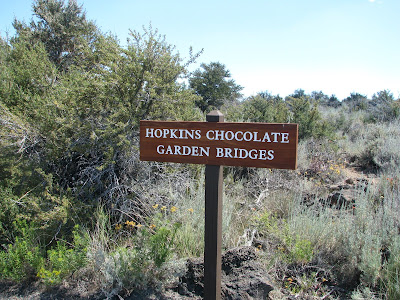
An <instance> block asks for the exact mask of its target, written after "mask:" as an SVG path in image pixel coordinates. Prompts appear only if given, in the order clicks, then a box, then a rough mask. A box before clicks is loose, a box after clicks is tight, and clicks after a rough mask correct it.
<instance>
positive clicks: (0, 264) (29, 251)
mask: <svg viewBox="0 0 400 300" xmlns="http://www.w3.org/2000/svg"><path fill="white" fill-rule="evenodd" d="M16 226H17V227H18V230H19V231H20V232H21V236H18V237H16V238H15V242H14V243H13V244H9V245H8V246H7V250H6V251H4V252H3V251H1V252H0V274H1V277H2V278H3V279H12V280H16V281H19V280H22V279H27V278H31V277H34V276H35V275H36V273H37V271H38V270H39V269H40V268H41V267H42V266H43V263H44V260H43V255H42V251H41V249H40V247H39V245H38V244H37V240H36V239H35V233H34V230H33V229H32V228H31V227H29V225H28V224H27V223H26V222H24V221H21V222H17V223H16Z"/></svg>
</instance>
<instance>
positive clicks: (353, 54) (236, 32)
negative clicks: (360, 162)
mask: <svg viewBox="0 0 400 300" xmlns="http://www.w3.org/2000/svg"><path fill="white" fill-rule="evenodd" d="M32 1H33V0H14V1H9V0H0V4H1V10H0V35H1V36H2V37H5V36H6V34H7V33H8V35H9V36H12V35H13V34H14V31H13V27H12V22H13V20H14V18H16V19H18V20H20V21H22V20H24V21H26V22H30V20H31V19H32ZM77 2H78V3H79V4H81V5H83V8H84V9H85V11H86V16H87V18H88V19H89V20H92V21H94V22H95V23H96V25H97V26H98V27H99V28H100V29H101V30H102V31H103V32H110V33H112V34H115V35H116V36H117V37H118V38H119V40H120V44H121V45H125V44H126V39H127V38H128V36H129V30H130V29H131V30H136V31H139V32H143V30H142V28H143V26H145V27H148V26H149V24H151V26H152V27H153V28H157V29H158V31H159V33H160V34H162V35H165V37H166V41H167V42H168V43H169V44H172V45H175V46H176V52H179V54H180V55H181V57H183V58H189V48H190V47H191V46H192V47H193V50H194V52H197V51H200V50H201V49H204V51H203V53H202V55H201V56H200V57H199V59H198V60H197V61H196V63H195V64H193V65H191V66H190V70H191V71H193V70H195V69H198V68H200V64H201V63H206V64H207V63H210V62H220V63H222V64H224V65H225V66H226V69H228V70H229V71H230V73H231V76H232V79H234V80H235V82H236V83H237V84H239V85H241V86H242V87H243V90H242V93H243V95H244V97H248V96H251V95H255V94H257V93H258V92H264V91H268V92H269V93H271V94H273V95H278V94H279V95H280V96H282V97H285V96H287V95H290V94H292V93H293V92H294V91H295V90H297V89H303V90H304V91H305V92H306V93H311V92H312V91H322V92H323V93H325V94H327V95H329V96H330V95H335V96H336V97H338V98H339V100H342V99H344V98H346V97H348V96H349V95H350V94H351V93H360V94H363V95H366V96H368V97H372V95H373V94H374V93H377V92H379V91H381V90H385V89H386V90H390V91H391V92H392V93H393V95H394V96H395V97H396V98H397V97H400V1H399V0H248V1H244V0H241V1H239V0H229V1H228V0H203V1H190V0H168V1H166V0H147V1H144V0H140V1H138V0H114V1H109V0H108V1H106V0H77Z"/></svg>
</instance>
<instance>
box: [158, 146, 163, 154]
mask: <svg viewBox="0 0 400 300" xmlns="http://www.w3.org/2000/svg"><path fill="white" fill-rule="evenodd" d="M157 153H158V154H164V145H158V146H157Z"/></svg>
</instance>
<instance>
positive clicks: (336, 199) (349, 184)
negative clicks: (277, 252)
mask: <svg viewBox="0 0 400 300" xmlns="http://www.w3.org/2000/svg"><path fill="white" fill-rule="evenodd" d="M344 178H345V180H344V181H343V182H340V183H338V184H334V185H330V186H327V187H326V191H327V194H326V195H325V196H324V197H322V198H320V199H319V200H320V202H321V203H323V205H329V206H331V207H332V208H338V207H341V206H343V205H344V206H346V207H347V208H348V209H352V210H354V209H356V203H355V201H354V199H355V192H356V190H357V189H359V186H360V184H364V185H365V183H366V182H368V183H372V185H374V184H377V181H376V180H377V179H376V177H375V176H374V175H368V176H367V175H365V174H363V173H361V172H358V171H357V170H355V169H347V170H345V177H344ZM318 197H320V196H317V195H315V194H312V193H309V194H306V195H304V204H305V205H310V206H312V205H315V203H316V201H315V199H318ZM317 203H318V201H317ZM263 243H265V241H259V240H256V239H254V240H253V245H252V246H247V247H238V248H234V249H230V250H228V251H226V252H225V253H224V254H223V257H222V294H223V299H231V300H233V299H237V300H239V299H255V300H257V299H273V300H278V299H316V298H309V297H307V296H302V295H296V296H293V295H292V294H290V293H289V292H285V289H284V287H282V286H276V283H273V281H272V280H271V278H270V277H269V275H268V270H266V268H265V266H264V265H263V264H262V263H261V260H259V259H258V253H257V252H258V251H257V249H261V248H262V247H263ZM294 268H295V267H294ZM303 268H304V270H300V272H309V271H310V272H311V271H313V272H315V270H311V269H312V268H315V267H314V266H303ZM307 268H308V269H310V270H308V269H307ZM203 270H204V264H203V261H202V259H201V258H196V259H188V260H187V261H186V263H184V264H183V267H182V270H181V273H180V275H179V276H176V277H175V280H172V281H170V282H169V283H168V284H167V285H166V286H165V287H164V289H162V292H156V291H154V290H146V291H142V292H141V293H134V294H128V293H126V295H123V297H122V296H117V298H115V299H130V300H139V299H144V300H146V299H148V300H150V299H161V300H163V299H164V300H168V299H170V300H173V299H177V300H179V299H182V300H183V299H202V296H203V281H204V278H203ZM285 272H286V273H283V274H282V277H283V278H290V272H299V270H295V269H293V270H291V269H290V268H289V269H287V270H285ZM317 273H318V271H317ZM322 275H324V278H328V279H324V280H325V281H321V285H322V284H324V285H325V286H324V289H325V291H326V293H325V296H323V297H322V298H321V297H319V298H318V299H347V298H346V290H345V289H343V288H340V287H338V286H337V285H336V283H335V282H332V281H331V280H329V276H328V275H327V274H321V276H320V277H321V278H322V277H323V276H322ZM331 297H332V298H331ZM105 298H106V297H105V296H104V294H102V292H101V290H100V288H98V287H95V286H93V284H92V283H91V282H90V280H86V281H85V280H82V279H80V280H79V281H73V282H64V283H63V284H61V285H60V286H57V287H44V286H43V285H40V284H39V283H38V282H37V281H32V282H25V283H20V284H15V283H11V282H6V281H1V282H0V299H15V300H22V299H28V300H29V299H31V300H39V299H40V300H50V299H67V300H69V299H105Z"/></svg>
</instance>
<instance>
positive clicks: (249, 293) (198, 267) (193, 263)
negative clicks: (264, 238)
mask: <svg viewBox="0 0 400 300" xmlns="http://www.w3.org/2000/svg"><path fill="white" fill-rule="evenodd" d="M221 289H222V299H229V300H244V299H249V300H250V299H254V300H258V299H266V298H267V297H268V294H269V292H270V291H272V290H273V287H272V284H271V280H270V278H269V276H268V274H267V271H266V270H265V269H264V267H263V265H262V264H261V263H260V262H259V261H257V255H256V252H255V249H254V248H253V247H238V248H234V249H231V250H229V251H227V252H225V254H224V255H223V256H222V283H221ZM203 290H204V263H203V260H202V259H189V260H188V262H187V272H186V274H185V275H184V276H182V277H181V278H180V283H179V285H178V287H177V289H176V292H178V293H179V294H180V295H183V296H188V297H191V296H192V297H196V296H203Z"/></svg>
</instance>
